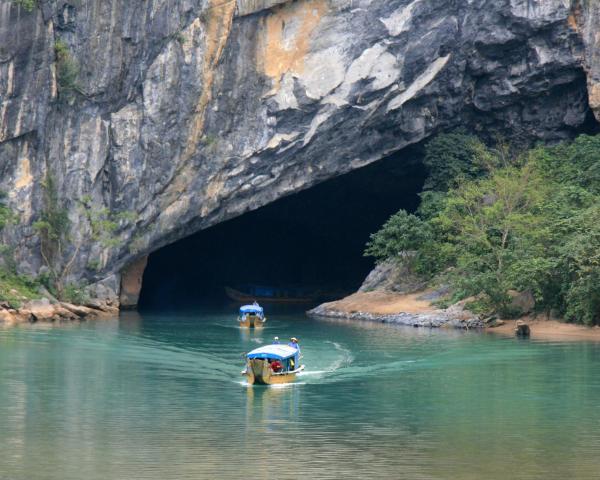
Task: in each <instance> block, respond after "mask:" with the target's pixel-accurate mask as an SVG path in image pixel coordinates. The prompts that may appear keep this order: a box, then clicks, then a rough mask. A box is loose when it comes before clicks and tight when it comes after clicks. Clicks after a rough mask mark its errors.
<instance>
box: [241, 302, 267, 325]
mask: <svg viewBox="0 0 600 480" xmlns="http://www.w3.org/2000/svg"><path fill="white" fill-rule="evenodd" d="M266 321H267V317H265V313H264V311H263V308H262V307H261V306H260V305H259V304H258V303H256V302H254V303H253V304H252V305H243V306H242V307H240V314H239V316H238V322H239V324H240V327H248V328H260V327H262V326H263V325H264V324H265V322H266Z"/></svg>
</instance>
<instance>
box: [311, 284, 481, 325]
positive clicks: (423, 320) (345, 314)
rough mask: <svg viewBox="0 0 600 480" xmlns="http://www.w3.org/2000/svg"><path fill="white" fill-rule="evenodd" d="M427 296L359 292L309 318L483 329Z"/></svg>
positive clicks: (315, 311)
mask: <svg viewBox="0 0 600 480" xmlns="http://www.w3.org/2000/svg"><path fill="white" fill-rule="evenodd" d="M427 293H428V292H420V293H413V294H400V293H394V292H386V291H373V292H357V293H355V294H353V295H350V296H348V297H346V298H343V299H341V300H337V301H335V302H329V303H324V304H322V305H319V306H318V307H316V308H313V309H312V310H310V311H309V312H307V313H308V315H309V316H315V317H329V318H345V319H351V320H363V321H372V322H381V323H393V324H397V325H406V326H412V327H428V328H439V327H448V328H463V329H469V328H482V327H483V326H484V325H483V322H482V321H481V319H479V318H478V317H476V316H475V315H473V314H471V313H470V312H467V311H465V310H463V309H462V308H461V307H460V306H453V307H451V308H448V309H445V310H443V309H439V308H436V307H435V306H433V305H432V304H431V303H430V302H429V301H428V300H427V299H426V295H427Z"/></svg>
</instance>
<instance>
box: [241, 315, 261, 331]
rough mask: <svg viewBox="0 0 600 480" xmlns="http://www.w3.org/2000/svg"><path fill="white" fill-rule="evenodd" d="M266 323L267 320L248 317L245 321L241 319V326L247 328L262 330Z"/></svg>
mask: <svg viewBox="0 0 600 480" xmlns="http://www.w3.org/2000/svg"><path fill="white" fill-rule="evenodd" d="M266 321H267V319H266V318H263V319H260V318H258V317H253V316H246V317H245V318H243V319H239V324H240V327H245V328H262V327H263V326H264V324H265V322H266Z"/></svg>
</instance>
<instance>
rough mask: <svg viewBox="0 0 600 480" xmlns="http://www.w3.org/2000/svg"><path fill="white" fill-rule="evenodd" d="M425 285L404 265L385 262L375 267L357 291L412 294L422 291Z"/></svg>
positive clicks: (392, 261)
mask: <svg viewBox="0 0 600 480" xmlns="http://www.w3.org/2000/svg"><path fill="white" fill-rule="evenodd" d="M426 284H427V282H426V281H425V280H424V279H423V278H422V277H421V276H419V275H417V274H415V273H413V272H412V271H411V269H410V268H409V267H408V266H407V265H406V263H400V262H398V261H395V260H386V261H384V262H381V263H379V264H378V265H376V266H375V268H374V269H373V270H372V271H371V272H370V273H369V275H368V276H367V278H366V279H365V281H364V282H363V284H362V285H361V287H360V289H359V290H358V291H359V292H371V291H374V290H381V291H388V292H397V293H413V292H417V291H419V290H422V289H423V288H424V287H425V286H426Z"/></svg>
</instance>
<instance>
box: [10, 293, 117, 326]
mask: <svg viewBox="0 0 600 480" xmlns="http://www.w3.org/2000/svg"><path fill="white" fill-rule="evenodd" d="M118 314H119V308H118V307H116V306H114V305H110V304H108V303H106V302H94V301H90V302H88V303H86V304H85V305H74V304H72V303H68V302H59V301H54V302H51V301H50V300H49V299H47V298H41V299H39V300H29V301H26V302H23V303H22V305H21V306H20V307H19V308H13V307H11V305H10V304H8V303H7V302H0V322H3V323H6V324H18V323H36V322H52V323H55V322H72V321H75V320H92V319H98V318H110V317H114V316H115V315H118Z"/></svg>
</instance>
